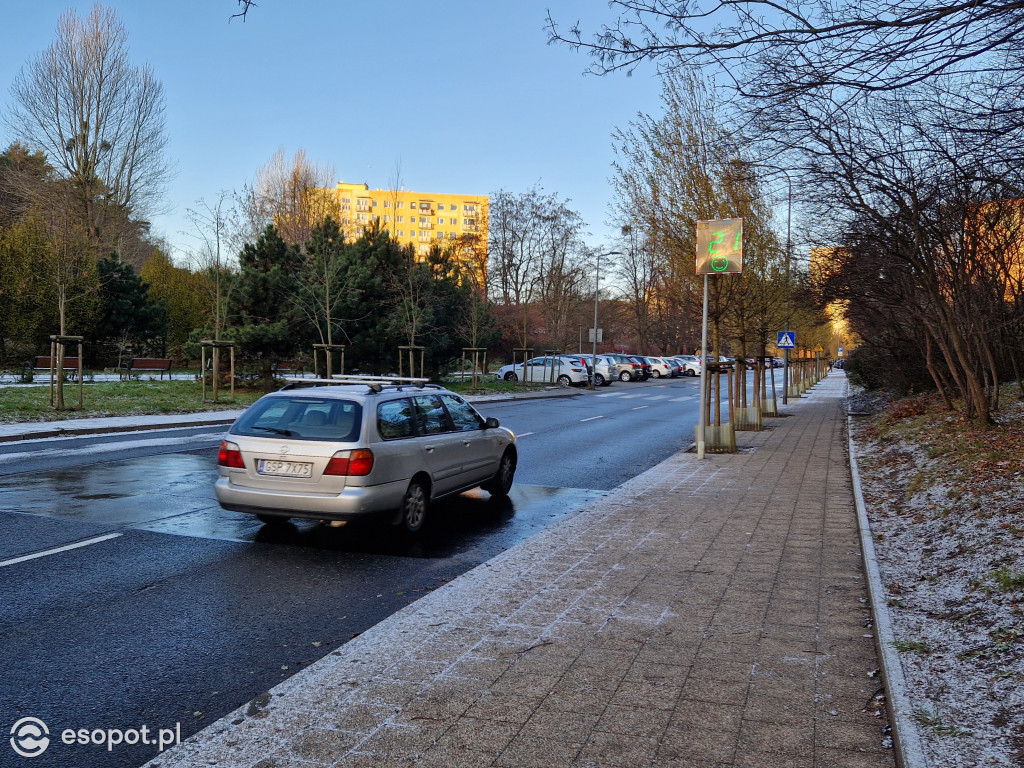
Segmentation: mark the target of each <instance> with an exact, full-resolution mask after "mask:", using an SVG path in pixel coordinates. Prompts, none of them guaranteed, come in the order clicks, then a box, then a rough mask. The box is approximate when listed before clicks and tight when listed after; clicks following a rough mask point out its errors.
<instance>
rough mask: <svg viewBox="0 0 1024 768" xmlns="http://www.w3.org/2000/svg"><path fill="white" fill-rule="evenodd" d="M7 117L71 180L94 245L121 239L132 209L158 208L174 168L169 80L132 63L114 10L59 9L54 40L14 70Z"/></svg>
mask: <svg viewBox="0 0 1024 768" xmlns="http://www.w3.org/2000/svg"><path fill="white" fill-rule="evenodd" d="M7 122H8V124H9V127H10V129H11V131H12V133H13V134H14V135H15V136H17V137H19V139H20V140H21V141H23V142H25V143H26V144H28V145H29V146H30V147H31V148H33V149H36V150H40V151H42V152H44V153H45V154H46V156H47V158H48V160H49V161H50V163H51V164H52V165H53V166H54V168H55V169H56V171H57V173H58V175H60V176H61V177H63V178H64V179H66V180H67V181H68V188H69V189H70V190H71V191H72V193H73V200H74V205H75V207H76V209H77V215H78V216H79V217H80V218H81V220H82V222H83V224H84V225H85V227H86V231H87V232H88V235H89V238H90V242H91V243H92V244H93V247H94V248H97V249H101V250H102V249H108V248H111V247H112V245H114V244H116V242H117V238H118V235H119V234H120V232H119V231H117V230H118V227H120V226H121V225H124V224H127V223H128V217H129V216H134V217H135V218H146V217H147V216H148V215H149V214H151V213H154V212H157V211H158V210H159V209H158V202H159V200H160V197H161V195H162V193H163V188H164V185H165V183H166V182H167V180H168V178H169V176H170V173H171V167H170V165H169V164H168V162H167V160H166V158H165V154H164V150H165V147H166V144H167V136H166V132H165V126H164V93H163V86H161V84H160V82H159V81H158V80H157V79H156V78H155V76H154V75H153V72H152V70H151V69H150V68H149V66H148V65H145V66H141V67H136V66H133V65H132V64H131V63H130V61H129V58H128V34H127V32H126V31H125V28H124V27H123V26H122V25H121V23H120V22H119V21H118V20H117V17H116V15H115V13H114V11H113V10H112V9H109V8H104V7H102V6H101V5H99V4H97V5H94V6H93V8H92V10H91V11H90V13H89V16H88V17H87V18H85V19H82V18H80V17H79V16H78V15H77V14H76V13H75V11H74V10H68V11H66V12H65V13H63V14H62V15H61V17H60V20H59V22H58V25H57V36H56V40H55V41H54V42H53V44H52V45H51V46H50V47H49V48H47V49H46V50H45V51H43V52H42V53H40V54H39V55H37V56H36V57H35V58H34V59H32V60H31V61H30V62H29V63H28V64H27V65H26V66H25V67H24V68H23V69H22V70H21V72H20V73H19V74H18V76H17V77H16V78H15V81H14V84H13V85H12V87H11V110H10V113H9V114H8V116H7ZM111 230H113V231H111ZM101 250H98V251H97V253H99V252H101Z"/></svg>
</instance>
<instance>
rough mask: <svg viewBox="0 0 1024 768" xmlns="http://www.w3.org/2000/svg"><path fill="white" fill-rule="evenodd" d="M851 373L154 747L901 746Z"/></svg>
mask: <svg viewBox="0 0 1024 768" xmlns="http://www.w3.org/2000/svg"><path fill="white" fill-rule="evenodd" d="M845 391H846V377H845V376H843V375H833V376H831V377H829V378H827V379H825V380H824V381H823V382H821V383H819V384H818V385H817V386H816V387H814V388H813V389H812V390H811V392H810V393H808V395H807V396H805V397H803V398H799V399H797V398H792V399H791V400H790V404H789V405H787V406H785V407H782V408H781V411H782V414H783V415H782V417H780V418H775V419H768V420H766V424H767V426H768V429H766V430H764V431H762V432H757V433H752V432H744V433H740V434H739V435H738V441H737V442H738V443H739V445H740V447H741V452H739V453H737V454H732V455H709V456H708V457H707V458H706V459H705V460H703V461H700V460H698V459H697V458H696V456H695V455H694V454H690V453H679V454H677V455H675V456H673V457H672V458H671V459H669V460H667V461H665V462H664V463H662V464H661V465H659V466H657V467H655V468H653V469H651V470H650V471H648V472H646V473H644V474H642V475H640V476H638V477H636V478H634V479H633V480H631V481H629V482H628V483H626V484H624V485H622V486H620V487H619V488H617V489H616V490H614V491H612V492H611V493H609V494H608V495H607V496H605V497H603V498H602V499H601V500H600V501H599V502H597V503H596V505H595V507H594V508H593V509H587V510H581V511H579V512H577V513H575V514H573V515H570V516H568V517H566V518H564V519H562V520H561V521H559V522H557V523H555V524H554V525H552V526H551V527H549V528H547V529H546V530H544V531H543V532H541V533H538V534H537V535H536V536H534V537H532V538H530V539H528V540H526V541H524V542H522V543H521V544H519V545H517V546H516V547H514V548H512V549H510V550H508V551H507V552H505V553H503V554H502V555H500V556H498V557H497V558H495V559H493V560H491V561H490V562H488V563H486V564H484V565H482V566H480V567H478V568H476V569H474V570H473V571H470V572H469V573H467V574H465V575H464V576H462V577H460V578H459V579H456V580H455V581H453V582H451V583H449V584H447V585H445V586H444V587H442V588H440V589H438V590H436V591H435V592H433V593H431V594H430V595H428V596H426V597H424V598H422V599H420V600H419V601H417V602H415V603H413V604H412V605H410V606H408V607H407V608H405V609H403V610H402V611H400V612H399V613H397V614H395V615H394V616H392V617H391V618H389V619H387V620H385V621H384V622H382V623H380V624H378V625H377V626H375V627H373V628H372V629H371V630H369V631H367V632H365V633H364V634H362V635H360V636H359V637H358V638H356V639H354V640H352V641H351V642H349V643H347V644H346V645H344V646H342V647H341V648H339V649H338V650H336V651H335V652H334V653H332V654H330V655H328V656H326V657H325V658H324V659H322V660H321V661H319V662H317V663H315V664H313V665H312V666H310V667H309V668H308V669H306V670H304V671H303V672H301V673H299V674H297V675H295V676H294V677H292V678H290V679H289V680H287V681H286V682H284V683H282V684H281V685H279V686H277V687H276V688H274V689H273V690H272V691H270V692H268V693H266V694H264V695H263V696H261V697H259V698H258V699H256V700H254V701H252V702H250V703H249V704H247V705H245V706H243V707H242V708H240V709H239V710H237V711H236V712H234V713H233V714H231V715H229V716H227V717H225V718H223V719H222V720H220V721H218V722H217V723H214V724H212V725H211V726H209V727H208V728H206V729H205V730H203V731H201V732H200V733H198V734H196V735H195V736H194V737H192V738H191V739H188V740H187V741H186V742H184V743H183V744H181V745H180V746H179V747H177V748H175V749H173V750H171V751H169V752H167V753H165V754H163V755H161V756H160V757H158V758H155V759H154V760H152V761H151V762H150V763H149V764H148V765H149V766H150V768H156V767H157V766H160V768H184V767H185V766H211V765H217V766H232V768H247V767H257V766H258V768H293V767H298V766H306V767H307V768H308V766H339V768H340V767H342V766H344V767H349V766H352V767H355V766H396V767H401V766H414V765H415V766H423V767H424V768H426V767H427V766H465V768H481V767H482V766H510V767H511V766H523V767H529V766H544V767H545V768H547V767H552V768H553V767H556V766H558V767H561V766H572V767H581V766H622V767H623V768H639V767H641V766H688V767H699V768H724V767H725V766H730V767H732V768H755V767H756V768H805V767H806V768H810V767H811V766H814V767H815V768H826V767H827V768H835V767H837V766H841V767H842V768H861V767H864V768H867V767H870V768H877V767H889V766H893V765H894V757H893V752H892V750H889V749H885V748H883V746H882V741H883V734H882V727H883V725H884V724H885V720H884V718H881V717H876V716H875V715H874V714H873V712H872V711H871V709H872V707H873V705H874V702H875V699H874V697H875V695H876V693H878V692H879V691H880V688H881V683H880V682H879V680H878V678H877V677H872V676H870V673H872V672H873V671H874V670H875V669H876V668H877V667H878V660H877V657H876V653H875V646H874V640H873V639H872V630H871V629H870V628H869V627H868V626H867V625H868V620H869V616H870V606H869V605H868V604H867V591H866V580H865V576H864V572H863V566H862V561H861V554H860V542H859V534H858V529H857V517H856V512H855V507H854V496H853V491H852V487H851V480H850V469H849V465H848V459H847V443H846V438H845V415H844V412H843V408H842V399H841V398H842V397H843V396H844V395H845Z"/></svg>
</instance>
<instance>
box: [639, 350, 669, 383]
mask: <svg viewBox="0 0 1024 768" xmlns="http://www.w3.org/2000/svg"><path fill="white" fill-rule="evenodd" d="M645 357H647V362H649V363H650V364H651V376H653V377H654V378H655V379H671V378H672V366H671V365H669V364H668V363H666V362H665V361H664V360H662V359H661V358H660V357H650V356H648V355H645Z"/></svg>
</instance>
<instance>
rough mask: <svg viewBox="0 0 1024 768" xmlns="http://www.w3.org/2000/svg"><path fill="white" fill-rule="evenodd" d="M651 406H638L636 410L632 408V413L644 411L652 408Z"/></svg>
mask: <svg viewBox="0 0 1024 768" xmlns="http://www.w3.org/2000/svg"><path fill="white" fill-rule="evenodd" d="M650 407H651V406H649V405H638V406H637V407H636V408H630V409H629V410H631V411H642V410H643V409H644V408H650Z"/></svg>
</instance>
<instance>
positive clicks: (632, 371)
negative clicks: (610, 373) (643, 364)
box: [605, 354, 640, 381]
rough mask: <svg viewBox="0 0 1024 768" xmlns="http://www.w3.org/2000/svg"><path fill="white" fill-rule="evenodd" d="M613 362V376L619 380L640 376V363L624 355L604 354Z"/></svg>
mask: <svg viewBox="0 0 1024 768" xmlns="http://www.w3.org/2000/svg"><path fill="white" fill-rule="evenodd" d="M605 357H607V358H608V360H610V361H612V362H613V363H614V364H615V370H616V374H615V378H617V379H618V380H619V381H636V380H637V379H639V378H640V363H637V362H634V361H633V360H630V359H629V358H628V357H626V356H625V355H619V354H611V355H605Z"/></svg>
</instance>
